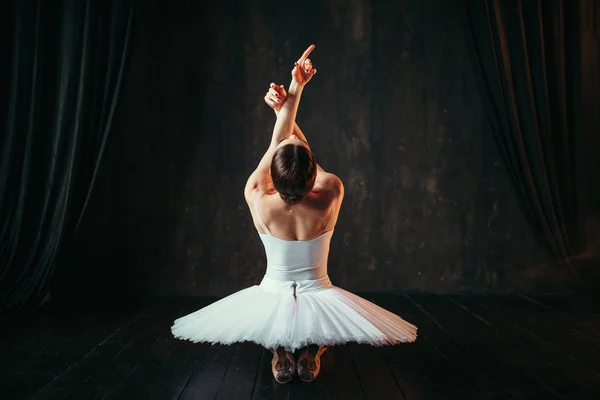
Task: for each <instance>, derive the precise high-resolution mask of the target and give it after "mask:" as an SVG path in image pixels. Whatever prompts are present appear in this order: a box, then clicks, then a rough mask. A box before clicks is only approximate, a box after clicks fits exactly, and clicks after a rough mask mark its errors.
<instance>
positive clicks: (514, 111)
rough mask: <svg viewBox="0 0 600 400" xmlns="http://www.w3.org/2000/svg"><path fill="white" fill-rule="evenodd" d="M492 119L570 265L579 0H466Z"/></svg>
mask: <svg viewBox="0 0 600 400" xmlns="http://www.w3.org/2000/svg"><path fill="white" fill-rule="evenodd" d="M464 4H465V16H466V26H467V29H468V35H469V41H470V44H471V45H472V50H473V54H474V61H475V63H476V66H477V72H478V73H479V74H480V76H479V77H478V78H480V82H481V89H482V90H481V92H482V94H483V97H484V100H485V101H486V104H487V105H488V106H489V108H488V110H489V121H490V123H491V126H492V131H493V134H494V137H495V139H496V143H497V144H498V146H499V148H500V152H501V154H502V157H503V160H504V163H505V165H506V167H507V168H508V172H509V174H510V177H511V178H512V182H513V183H514V187H515V189H516V193H517V196H518V199H519V203H520V206H521V208H522V210H523V212H524V215H525V217H526V219H527V221H528V223H529V225H530V226H531V228H532V229H533V231H534V233H535V234H536V236H537V237H538V238H539V240H540V241H541V242H542V243H543V244H544V245H545V246H546V248H547V249H548V251H549V252H550V253H551V255H552V256H553V258H554V259H555V260H556V261H557V262H558V263H560V264H561V265H566V266H568V267H569V268H570V270H571V273H572V274H573V277H574V278H575V279H576V280H577V281H578V282H579V279H578V278H577V274H575V272H574V271H573V268H572V265H571V256H572V255H573V254H575V253H576V252H577V250H578V245H579V241H580V203H579V199H578V193H579V190H578V176H579V169H580V168H579V156H578V154H579V146H580V138H581V129H580V123H579V121H580V115H579V112H580V111H579V110H580V102H579V82H580V74H581V73H580V68H579V65H580V59H579V57H580V54H579V35H580V29H579V26H580V23H579V12H578V7H579V4H578V2H577V1H571V0H522V1H520V0H465V1H464Z"/></svg>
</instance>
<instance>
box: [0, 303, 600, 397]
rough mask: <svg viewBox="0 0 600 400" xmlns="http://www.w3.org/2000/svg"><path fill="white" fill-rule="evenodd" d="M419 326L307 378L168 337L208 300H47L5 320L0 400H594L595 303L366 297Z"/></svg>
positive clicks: (245, 349)
mask: <svg viewBox="0 0 600 400" xmlns="http://www.w3.org/2000/svg"><path fill="white" fill-rule="evenodd" d="M364 297H366V298H368V299H370V300H371V301H373V302H375V303H377V304H379V305H381V306H383V307H385V308H388V309H389V310H391V311H393V312H396V313H398V314H399V315H402V316H404V317H405V318H406V319H407V320H409V321H411V322H413V323H415V324H416V325H418V326H419V338H418V340H417V342H416V343H414V344H407V345H399V346H394V347H385V348H373V347H368V346H359V345H348V346H341V347H336V348H333V349H331V350H329V351H328V352H326V353H325V354H324V356H323V364H322V374H321V376H319V378H318V379H317V380H316V381H315V382H313V383H311V384H304V383H301V382H299V381H297V380H296V381H292V382H291V383H289V384H286V385H280V384H277V383H276V382H275V381H274V380H273V378H272V376H271V374H270V354H269V353H267V352H266V350H263V349H262V348H260V347H258V346H256V345H253V344H249V343H245V344H239V345H235V346H231V347H227V346H209V345H204V344H193V343H189V342H185V341H180V340H176V339H174V338H173V337H172V336H171V334H170V331H169V327H170V325H171V322H172V321H173V319H174V318H176V317H178V316H180V315H183V314H186V313H189V312H191V311H193V310H195V309H197V308H199V307H201V306H203V305H204V304H206V303H207V300H203V301H200V300H181V301H175V300H169V301H162V302H160V303H157V302H153V303H152V304H150V303H148V304H138V305H131V304H129V305H123V304H121V305H114V304H113V305H98V304H95V305H85V304H82V303H80V304H78V307H72V308H70V309H63V308H61V307H58V306H49V307H46V309H45V310H44V311H42V312H39V313H38V314H36V315H34V316H31V315H30V316H19V317H9V318H7V317H5V318H3V319H1V320H0V321H1V326H2V329H1V332H0V339H1V341H0V368H1V371H0V398H1V399H24V398H32V399H104V398H106V399H225V400H231V399H311V400H313V399H315V400H319V399H374V400H375V399H376V400H379V399H488V398H493V399H555V398H569V399H571V398H572V399H600V302H598V300H594V299H589V298H587V299H584V298H580V297H540V298H530V297H525V296H506V297H503V296H493V297H488V296H434V295H410V296H390V295H364Z"/></svg>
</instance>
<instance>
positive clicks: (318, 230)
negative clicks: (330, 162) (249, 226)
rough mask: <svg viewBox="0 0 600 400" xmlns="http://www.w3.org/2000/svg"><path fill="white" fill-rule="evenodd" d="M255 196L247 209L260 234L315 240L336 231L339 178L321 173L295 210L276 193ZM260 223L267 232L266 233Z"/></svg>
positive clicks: (259, 193)
mask: <svg viewBox="0 0 600 400" xmlns="http://www.w3.org/2000/svg"><path fill="white" fill-rule="evenodd" d="M254 196H255V198H254V199H252V202H251V203H250V202H249V204H248V206H249V207H250V212H251V214H252V218H253V220H254V225H255V227H256V229H257V230H258V231H259V232H260V233H263V234H267V233H269V234H271V235H273V236H275V237H278V238H280V239H283V240H292V241H296V240H312V239H314V238H317V237H319V236H321V235H322V234H323V233H325V232H326V231H330V230H333V228H334V227H335V224H336V222H337V217H338V215H339V211H340V206H341V203H342V198H343V185H342V183H341V180H340V179H339V178H338V177H337V176H335V175H333V174H330V173H327V172H325V171H320V172H319V174H318V175H317V179H316V181H315V185H314V187H313V190H312V191H311V192H310V193H309V194H308V195H307V196H306V197H305V198H304V199H303V200H302V201H301V202H300V203H298V204H296V205H294V206H291V207H290V206H289V205H287V204H286V203H285V202H284V201H283V200H282V199H281V197H280V196H279V193H277V192H276V191H275V190H274V189H271V190H266V191H265V192H260V191H257V192H256V193H255V194H254ZM257 213H258V214H259V215H257ZM260 220H262V222H264V224H265V225H266V227H267V229H268V232H265V229H264V228H263V227H262V225H261V224H260Z"/></svg>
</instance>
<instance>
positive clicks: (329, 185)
mask: <svg viewBox="0 0 600 400" xmlns="http://www.w3.org/2000/svg"><path fill="white" fill-rule="evenodd" d="M317 181H318V183H319V186H321V187H323V188H324V189H327V190H330V191H332V192H334V193H335V194H336V195H339V194H343V193H344V184H343V182H342V180H341V179H340V178H339V177H338V176H337V175H335V174H332V173H330V172H320V173H319V175H317Z"/></svg>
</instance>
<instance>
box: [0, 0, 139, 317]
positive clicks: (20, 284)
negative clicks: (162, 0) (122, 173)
mask: <svg viewBox="0 0 600 400" xmlns="http://www.w3.org/2000/svg"><path fill="white" fill-rule="evenodd" d="M2 7H3V20H4V21H3V22H4V24H3V28H2V29H3V33H5V35H4V37H3V38H2V47H1V48H0V51H1V52H2V53H1V54H0V58H1V59H2V60H3V63H4V65H3V67H2V69H1V70H0V72H1V73H2V76H1V80H2V82H3V83H6V84H5V85H2V86H1V88H0V101H1V103H0V106H1V107H2V109H1V111H0V112H1V113H2V114H0V117H1V118H2V119H1V121H0V123H2V124H3V125H2V131H1V132H2V133H1V136H0V146H1V147H0V155H1V158H0V298H1V300H2V303H1V309H0V311H1V312H3V313H4V312H7V311H10V310H14V309H18V308H21V307H23V306H27V305H31V304H36V303H38V302H39V301H40V298H41V297H42V296H44V294H45V293H46V290H47V287H48V283H49V280H50V278H51V276H52V274H53V271H54V268H55V266H54V263H55V258H56V255H57V252H58V251H59V249H60V248H61V244H62V243H63V242H64V240H65V238H66V237H68V235H72V234H73V233H74V232H75V230H76V227H77V225H78V224H79V221H80V220H81V217H82V215H83V213H84V210H85V207H86V204H87V202H88V199H89V197H90V194H91V192H92V189H93V186H94V180H95V178H96V176H97V174H98V169H99V167H100V166H101V162H102V156H103V153H104V150H105V148H106V144H107V140H108V136H109V133H110V130H111V124H112V121H113V115H114V112H115V107H116V106H117V102H118V99H119V91H120V88H121V85H122V76H123V71H124V68H125V63H126V56H127V52H128V48H129V46H128V43H129V35H130V32H131V21H132V12H133V0H113V1H109V0H63V1H54V2H50V1H43V0H39V1H15V2H9V3H8V4H7V3H4V5H3V6H2Z"/></svg>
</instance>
